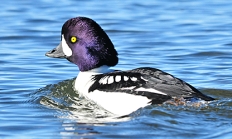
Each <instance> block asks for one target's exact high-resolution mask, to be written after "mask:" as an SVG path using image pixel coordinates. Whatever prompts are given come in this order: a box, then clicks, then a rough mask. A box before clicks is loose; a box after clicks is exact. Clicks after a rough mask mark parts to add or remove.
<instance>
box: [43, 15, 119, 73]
mask: <svg viewBox="0 0 232 139" xmlns="http://www.w3.org/2000/svg"><path fill="white" fill-rule="evenodd" d="M46 55H47V56H49V57H59V58H60V57H65V58H67V59H68V60H69V61H70V62H72V63H75V64H76V65H77V66H78V67H79V69H80V71H88V70H91V69H94V68H98V67H100V66H103V65H107V66H115V65H116V64H117V63H118V57H117V55H118V54H117V51H116V50H115V49H114V45H113V43H112V42H111V40H110V39H109V37H108V35H107V34H106V33H105V31H104V30H103V29H102V28H101V27H100V26H99V25H98V24H97V23H96V22H95V21H93V20H92V19H89V18H86V17H76V18H72V19H69V20H68V21H66V22H65V23H64V25H63V27H62V31H61V43H60V44H59V45H58V46H57V47H56V48H55V49H53V50H51V51H49V52H47V53H46Z"/></svg>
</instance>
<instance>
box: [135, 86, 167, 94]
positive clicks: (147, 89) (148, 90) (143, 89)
mask: <svg viewBox="0 0 232 139" xmlns="http://www.w3.org/2000/svg"><path fill="white" fill-rule="evenodd" d="M135 91H146V92H151V93H156V94H161V95H167V94H165V93H163V92H160V91H158V90H156V89H153V88H143V87H140V88H138V89H135Z"/></svg>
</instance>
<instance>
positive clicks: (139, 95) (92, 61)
mask: <svg viewBox="0 0 232 139" xmlns="http://www.w3.org/2000/svg"><path fill="white" fill-rule="evenodd" d="M45 55H46V56H48V57H52V58H65V59H67V60H68V61H70V62H71V63H74V64H76V65H77V66H78V68H79V73H78V75H77V77H76V79H75V84H74V88H75V91H76V92H77V93H79V94H80V95H81V96H84V98H86V99H88V100H90V101H93V102H94V103H96V104H97V105H98V106H100V107H102V108H103V109H105V110H106V111H108V112H110V113H112V114H115V115H118V116H124V115H129V114H131V113H133V112H135V111H137V110H138V109H140V108H144V107H146V106H149V105H156V104H163V103H165V102H166V101H169V100H172V99H176V98H183V99H184V100H185V101H187V100H190V99H192V98H196V99H199V100H203V101H212V100H214V98H212V97H210V96H207V95H205V94H203V93H201V92H200V91H199V90H197V89H196V88H194V87H193V86H192V85H190V84H188V83H186V82H185V81H183V80H181V79H179V78H177V77H175V76H173V75H171V74H169V73H166V72H164V71H162V70H159V69H156V68H153V67H138V68H135V69H131V70H126V71H125V70H114V69H112V67H114V66H116V65H117V63H118V60H119V59H118V53H117V51H116V49H115V47H114V45H113V43H112V41H111V40H110V38H109V36H108V35H107V34H106V32H105V31H104V30H103V29H102V28H101V26H100V25H99V24H98V23H97V22H95V21H94V20H93V19H90V18H88V17H74V18H71V19H69V20H67V21H66V22H65V23H64V24H63V26H62V29H61V42H60V43H59V45H58V46H57V47H56V48H54V49H52V50H50V51H48V52H46V54H45Z"/></svg>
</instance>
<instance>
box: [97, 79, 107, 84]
mask: <svg viewBox="0 0 232 139" xmlns="http://www.w3.org/2000/svg"><path fill="white" fill-rule="evenodd" d="M99 83H100V84H107V79H106V78H102V79H100V80H99Z"/></svg>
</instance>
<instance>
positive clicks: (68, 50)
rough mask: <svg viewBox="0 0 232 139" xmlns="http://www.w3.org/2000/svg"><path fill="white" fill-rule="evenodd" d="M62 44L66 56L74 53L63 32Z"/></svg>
mask: <svg viewBox="0 0 232 139" xmlns="http://www.w3.org/2000/svg"><path fill="white" fill-rule="evenodd" d="M61 46H62V49H63V52H64V54H65V55H66V56H68V57H69V56H71V55H72V50H71V49H70V48H69V46H68V44H67V42H66V41H65V39H64V34H62V40H61Z"/></svg>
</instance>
